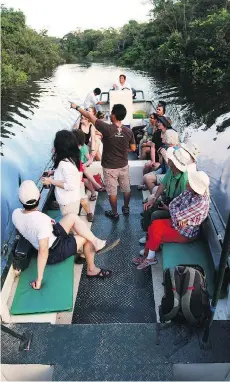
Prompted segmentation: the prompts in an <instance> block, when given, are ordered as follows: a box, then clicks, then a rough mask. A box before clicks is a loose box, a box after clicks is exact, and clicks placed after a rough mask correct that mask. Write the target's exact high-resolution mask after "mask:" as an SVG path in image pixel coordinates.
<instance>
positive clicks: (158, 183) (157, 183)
mask: <svg viewBox="0 0 230 382" xmlns="http://www.w3.org/2000/svg"><path fill="white" fill-rule="evenodd" d="M153 175H155V177H156V186H159V185H160V184H161V183H162V180H163V179H164V176H165V174H158V173H156V171H152V172H149V173H148V174H146V175H145V176H147V178H148V177H151V176H153Z"/></svg>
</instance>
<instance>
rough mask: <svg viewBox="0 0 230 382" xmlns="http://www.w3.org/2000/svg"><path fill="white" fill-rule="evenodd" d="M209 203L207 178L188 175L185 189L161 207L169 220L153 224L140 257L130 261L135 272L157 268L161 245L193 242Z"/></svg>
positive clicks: (201, 173)
mask: <svg viewBox="0 0 230 382" xmlns="http://www.w3.org/2000/svg"><path fill="white" fill-rule="evenodd" d="M209 202H210V196H209V177H208V175H207V174H205V173H204V172H203V171H194V172H189V173H188V184H187V189H186V190H185V191H184V192H183V193H182V194H180V195H179V196H178V197H176V198H175V199H174V200H173V201H172V202H171V203H170V205H169V206H166V205H165V204H163V205H162V207H163V208H164V209H165V210H166V209H167V210H169V212H170V216H171V219H164V220H163V219H159V220H155V221H153V222H152V224H151V225H150V226H149V229H148V240H147V242H146V245H145V250H144V256H141V257H136V258H135V259H133V263H134V264H136V265H137V269H144V268H146V267H148V266H149V265H153V264H157V259H156V254H155V251H157V250H158V249H159V247H160V245H161V244H162V243H167V242H174V243H188V242H189V241H191V240H193V239H194V238H196V237H197V236H198V234H199V230H200V225H201V223H202V222H203V221H204V220H205V219H206V217H207V216H208V211H209Z"/></svg>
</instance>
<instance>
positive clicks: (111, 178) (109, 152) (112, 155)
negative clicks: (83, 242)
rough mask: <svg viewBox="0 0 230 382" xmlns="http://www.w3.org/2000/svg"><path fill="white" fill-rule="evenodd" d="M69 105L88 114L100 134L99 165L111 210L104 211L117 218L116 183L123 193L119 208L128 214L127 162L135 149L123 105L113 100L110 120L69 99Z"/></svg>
mask: <svg viewBox="0 0 230 382" xmlns="http://www.w3.org/2000/svg"><path fill="white" fill-rule="evenodd" d="M71 107H72V108H73V109H76V110H77V111H79V113H81V114H82V115H84V116H85V117H86V118H88V119H89V120H90V121H91V122H92V123H93V125H95V127H96V129H97V130H98V131H100V133H101V134H102V135H103V153H102V163H101V164H102V168H103V175H104V182H105V187H106V191H107V193H108V196H109V202H110V205H111V208H112V210H110V211H105V215H106V216H107V217H109V218H110V219H112V220H118V219H119V214H118V213H117V184H119V186H120V190H121V192H123V194H124V206H123V207H122V212H123V214H124V215H128V214H129V201H130V196H131V192H130V177H129V166H128V153H129V151H135V150H136V144H135V139H134V135H133V132H132V130H130V129H129V128H128V127H126V126H123V125H122V121H123V120H124V118H125V116H126V108H125V106H124V105H121V104H116V105H114V106H113V109H112V112H111V116H110V119H111V122H112V123H111V124H109V123H105V122H104V121H102V120H101V119H97V118H96V117H95V116H94V115H93V114H92V113H89V112H87V111H85V110H84V109H82V108H81V107H80V106H78V105H76V104H74V103H72V104H71Z"/></svg>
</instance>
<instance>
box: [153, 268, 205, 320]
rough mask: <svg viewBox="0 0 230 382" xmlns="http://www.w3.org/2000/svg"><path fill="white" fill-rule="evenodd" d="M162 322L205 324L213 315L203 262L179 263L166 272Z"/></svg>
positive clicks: (161, 306)
mask: <svg viewBox="0 0 230 382" xmlns="http://www.w3.org/2000/svg"><path fill="white" fill-rule="evenodd" d="M163 285H164V297H163V298H162V300H161V305H160V307H159V314H160V320H161V322H166V321H177V322H179V323H187V324H189V325H191V326H202V325H203V323H204V321H205V320H207V318H208V317H209V314H210V302H209V295H208V292H207V289H206V277H205V272H204V270H203V269H202V267H200V266H199V265H191V266H190V265H178V266H177V267H173V268H167V269H166V270H165V271H164V281H163Z"/></svg>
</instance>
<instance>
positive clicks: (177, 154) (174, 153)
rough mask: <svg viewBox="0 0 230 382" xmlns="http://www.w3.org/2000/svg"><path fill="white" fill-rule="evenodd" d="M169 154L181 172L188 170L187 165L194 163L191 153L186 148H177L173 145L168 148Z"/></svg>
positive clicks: (169, 157)
mask: <svg viewBox="0 0 230 382" xmlns="http://www.w3.org/2000/svg"><path fill="white" fill-rule="evenodd" d="M167 156H168V159H170V160H171V161H172V162H173V164H174V165H175V166H176V168H177V169H178V170H180V171H181V172H185V171H186V170H187V166H188V165H190V164H191V163H193V160H192V158H191V155H190V154H189V153H187V152H186V151H185V150H181V149H178V150H175V149H173V147H170V148H169V149H168V150H167Z"/></svg>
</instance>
